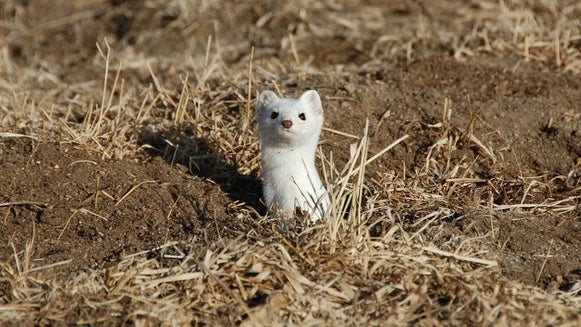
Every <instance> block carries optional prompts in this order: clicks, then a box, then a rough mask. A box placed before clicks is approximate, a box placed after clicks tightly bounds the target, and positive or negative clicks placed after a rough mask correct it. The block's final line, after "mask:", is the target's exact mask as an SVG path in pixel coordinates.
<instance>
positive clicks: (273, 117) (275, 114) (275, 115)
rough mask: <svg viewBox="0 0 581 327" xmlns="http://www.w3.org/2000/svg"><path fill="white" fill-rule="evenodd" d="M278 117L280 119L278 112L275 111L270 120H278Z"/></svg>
mask: <svg viewBox="0 0 581 327" xmlns="http://www.w3.org/2000/svg"><path fill="white" fill-rule="evenodd" d="M276 117H278V112H276V111H273V112H272V113H271V114H270V119H276Z"/></svg>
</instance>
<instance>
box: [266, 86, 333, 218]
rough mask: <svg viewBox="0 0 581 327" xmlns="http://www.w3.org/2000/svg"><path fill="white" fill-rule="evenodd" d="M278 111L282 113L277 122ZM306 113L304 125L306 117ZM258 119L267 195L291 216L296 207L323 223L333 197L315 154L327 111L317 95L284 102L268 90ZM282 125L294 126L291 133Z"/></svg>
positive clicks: (270, 205) (311, 92)
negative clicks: (321, 176) (284, 123)
mask: <svg viewBox="0 0 581 327" xmlns="http://www.w3.org/2000/svg"><path fill="white" fill-rule="evenodd" d="M273 112H274V113H277V114H278V115H277V116H276V117H274V116H273ZM301 114H304V120H303V119H302V118H301ZM256 120H257V121H258V129H259V132H260V142H261V147H262V175H263V196H264V201H265V202H266V205H267V206H268V207H269V208H270V207H272V206H273V205H274V206H276V207H278V208H279V209H282V210H283V211H285V212H286V213H288V214H292V213H293V212H294V211H295V208H296V207H299V208H300V209H301V210H303V211H306V212H308V213H309V214H311V219H312V221H316V220H318V219H321V218H322V217H323V216H324V214H325V212H326V211H327V209H328V207H329V196H328V195H327V193H326V190H325V187H324V186H323V184H322V183H321V179H320V178H319V174H318V173H317V169H316V168H315V151H316V149H317V143H318V142H319V135H320V134H321V129H322V128H323V120H324V117H323V106H322V104H321V99H320V98H319V94H318V93H317V92H316V91H313V90H311V91H307V92H305V93H303V95H301V97H300V98H298V99H291V98H282V99H281V98H279V97H277V96H276V94H274V92H272V91H263V92H262V93H261V94H260V97H259V98H258V104H257V107H256ZM283 121H287V122H286V124H287V127H288V124H289V123H288V121H290V122H292V126H291V127H290V128H285V127H284V126H283Z"/></svg>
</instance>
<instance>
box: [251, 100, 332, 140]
mask: <svg viewBox="0 0 581 327" xmlns="http://www.w3.org/2000/svg"><path fill="white" fill-rule="evenodd" d="M323 120H324V117H323V105H322V104H321V98H320V97H319V94H318V93H317V91H314V90H310V91H306V92H305V93H303V95H301V97H300V98H298V99H291V98H282V99H281V98H279V97H278V96H276V94H274V92H272V91H263V92H262V93H260V97H259V98H258V104H257V106H256V121H258V128H259V131H260V139H261V142H262V143H263V144H271V145H306V144H309V143H311V142H314V143H315V145H316V143H317V141H318V138H319V134H320V133H321V128H322V127H323Z"/></svg>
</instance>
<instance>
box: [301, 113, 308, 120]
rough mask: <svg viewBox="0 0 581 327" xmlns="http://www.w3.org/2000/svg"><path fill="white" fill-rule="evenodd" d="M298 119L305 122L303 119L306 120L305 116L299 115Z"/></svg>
mask: <svg viewBox="0 0 581 327" xmlns="http://www.w3.org/2000/svg"><path fill="white" fill-rule="evenodd" d="M299 118H300V119H302V120H305V119H307V118H306V117H305V114H299Z"/></svg>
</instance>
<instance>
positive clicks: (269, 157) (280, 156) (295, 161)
mask: <svg viewBox="0 0 581 327" xmlns="http://www.w3.org/2000/svg"><path fill="white" fill-rule="evenodd" d="M316 150H317V144H316V143H314V142H313V144H304V145H302V146H288V145H284V146H280V147H278V146H270V145H264V146H263V147H262V161H263V164H265V165H266V166H270V167H269V168H270V169H276V168H281V167H289V168H291V169H294V168H298V169H305V168H306V169H311V168H313V169H314V167H315V151H316Z"/></svg>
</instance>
